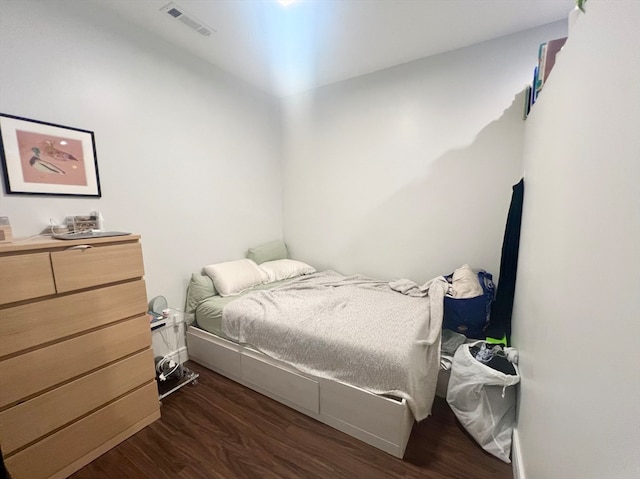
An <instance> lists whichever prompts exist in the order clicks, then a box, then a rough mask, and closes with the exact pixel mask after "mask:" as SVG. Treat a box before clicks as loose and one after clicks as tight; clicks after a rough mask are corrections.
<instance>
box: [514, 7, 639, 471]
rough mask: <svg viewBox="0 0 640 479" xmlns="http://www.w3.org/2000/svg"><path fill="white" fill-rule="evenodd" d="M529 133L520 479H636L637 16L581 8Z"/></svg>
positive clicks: (519, 295)
mask: <svg viewBox="0 0 640 479" xmlns="http://www.w3.org/2000/svg"><path fill="white" fill-rule="evenodd" d="M586 10H587V13H586V15H582V16H581V18H580V19H579V20H578V23H577V25H576V27H575V29H574V30H572V32H571V37H570V38H569V40H568V42H567V44H566V46H565V47H564V49H563V51H562V53H561V55H560V58H559V60H558V62H557V63H556V65H555V67H554V70H553V72H552V73H551V76H550V79H549V83H548V84H547V85H546V86H545V88H544V90H543V91H542V93H541V96H540V99H539V101H538V103H536V104H535V105H534V107H533V110H532V113H531V115H530V117H529V119H528V120H527V122H526V123H527V125H526V142H525V150H524V164H525V168H526V178H525V182H526V185H525V196H524V213H523V222H522V237H521V247H520V261H519V266H518V268H519V269H518V279H517V289H516V300H515V309H514V318H513V321H514V324H513V336H512V338H513V342H514V345H515V346H516V347H517V348H518V349H519V350H520V368H521V373H522V387H521V400H520V408H519V425H518V438H519V443H520V450H521V453H522V460H523V465H524V470H523V472H524V473H525V477H526V478H527V479H569V478H571V479H573V478H580V479H592V478H593V479H596V478H604V477H607V478H616V479H626V478H629V479H631V478H634V479H635V478H638V477H640V454H639V452H640V347H639V343H638V341H639V338H640V293H639V291H640V186H639V185H640V183H639V182H638V181H639V180H640V88H639V85H640V36H639V34H638V32H639V31H640V2H637V1H629V0H626V1H624V0H620V1H616V2H607V1H604V0H589V2H587V3H586Z"/></svg>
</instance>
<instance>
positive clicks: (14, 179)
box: [0, 113, 102, 197]
mask: <svg viewBox="0 0 640 479" xmlns="http://www.w3.org/2000/svg"><path fill="white" fill-rule="evenodd" d="M0 157H1V159H2V172H3V174H4V184H5V188H6V190H5V191H6V193H7V194H20V195H65V196H97V197H100V196H102V195H101V192H100V178H99V175H98V158H97V157H96V145H95V141H94V136H93V132H92V131H87V130H81V129H79V128H72V127H69V126H62V125H56V124H54V123H47V122H44V121H39V120H30V119H28V118H21V117H19V116H13V115H5V114H4V113H0Z"/></svg>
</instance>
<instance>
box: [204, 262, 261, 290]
mask: <svg viewBox="0 0 640 479" xmlns="http://www.w3.org/2000/svg"><path fill="white" fill-rule="evenodd" d="M203 269H204V272H205V273H206V274H207V276H209V277H210V278H211V279H212V280H213V285H214V286H215V288H216V291H218V294H219V295H220V296H235V295H237V294H240V293H242V292H243V291H246V290H247V289H249V288H252V287H253V286H256V285H258V284H262V283H265V282H266V281H267V274H266V273H265V272H264V271H262V270H261V269H260V268H259V267H258V265H257V264H256V263H254V262H253V261H252V260H250V259H239V260H237V261H226V262H224V263H217V264H210V265H207V266H205V267H204V268H203Z"/></svg>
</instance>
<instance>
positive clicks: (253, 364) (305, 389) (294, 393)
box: [241, 352, 320, 413]
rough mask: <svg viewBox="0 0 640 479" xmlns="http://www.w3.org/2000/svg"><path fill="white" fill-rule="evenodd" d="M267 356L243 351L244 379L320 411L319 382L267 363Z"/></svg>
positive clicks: (295, 402)
mask: <svg viewBox="0 0 640 479" xmlns="http://www.w3.org/2000/svg"><path fill="white" fill-rule="evenodd" d="M264 358H265V356H263V355H255V356H254V355H253V354H252V353H250V352H244V353H242V357H241V360H242V379H244V380H245V381H247V382H249V383H251V384H253V385H255V386H258V387H259V388H261V389H264V390H266V391H268V392H270V393H272V394H275V395H277V396H279V397H281V398H284V399H286V400H288V401H291V402H293V403H294V404H296V405H298V406H300V407H302V408H304V409H306V410H308V411H311V412H314V413H318V412H319V409H320V408H319V402H318V401H319V399H318V383H317V382H315V381H313V380H312V379H309V378H306V377H304V376H301V375H300V374H297V373H295V372H293V371H289V370H287V369H283V368H280V367H277V366H274V365H272V364H267V363H265V359H264Z"/></svg>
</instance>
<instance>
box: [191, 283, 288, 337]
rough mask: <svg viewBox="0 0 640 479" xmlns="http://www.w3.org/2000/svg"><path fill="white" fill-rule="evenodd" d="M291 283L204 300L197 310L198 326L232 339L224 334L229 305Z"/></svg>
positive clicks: (259, 286)
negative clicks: (253, 293) (259, 292)
mask: <svg viewBox="0 0 640 479" xmlns="http://www.w3.org/2000/svg"><path fill="white" fill-rule="evenodd" d="M290 281H291V279H285V280H282V281H274V282H273V283H267V284H260V285H258V286H255V287H253V288H251V289H248V290H246V291H244V292H243V293H240V294H239V295H237V296H219V295H215V296H211V297H210V298H207V299H205V300H203V301H202V302H201V303H200V304H199V305H198V307H197V308H196V313H195V314H196V324H197V326H198V327H199V328H200V329H204V330H205V331H208V332H209V333H211V334H215V335H216V336H221V337H223V338H226V339H231V338H228V337H227V336H225V334H224V333H223V332H222V310H223V309H224V307H225V306H226V305H227V304H229V303H230V302H231V301H233V300H234V299H238V298H240V297H242V296H244V295H246V294H248V293H250V292H252V291H259V290H264V289H271V288H275V287H277V286H280V285H281V284H286V283H288V282H290Z"/></svg>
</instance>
